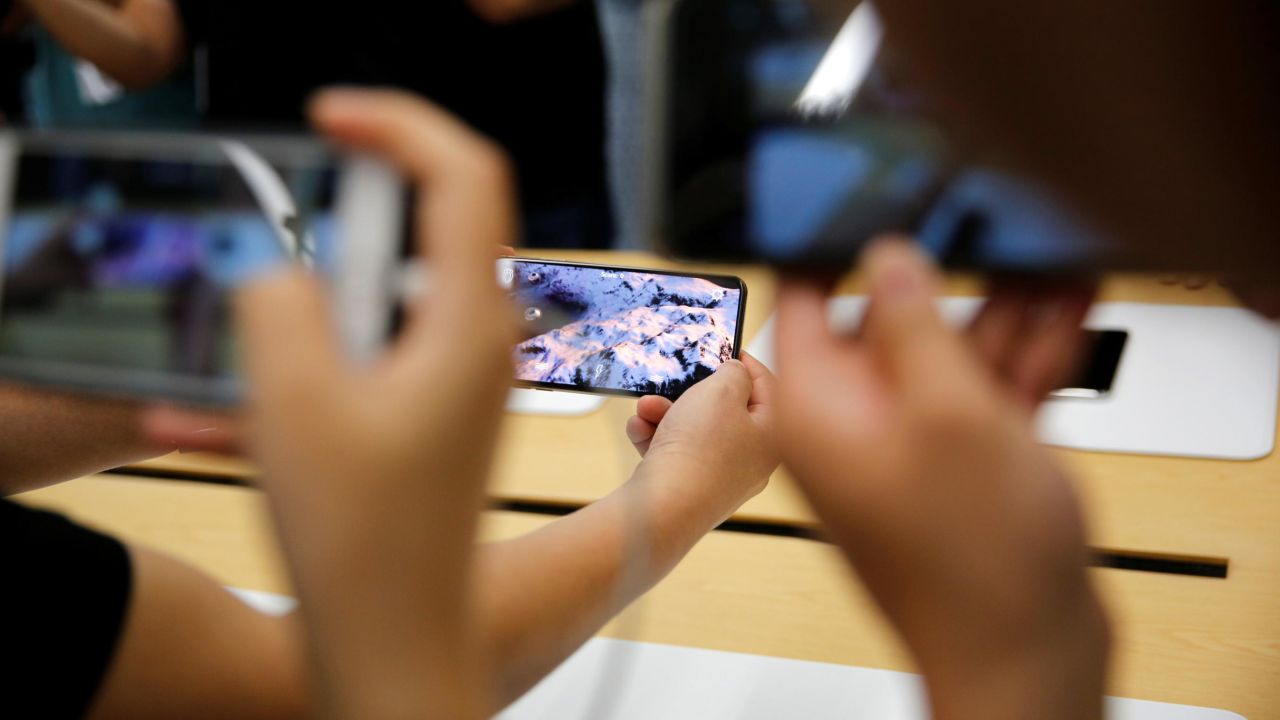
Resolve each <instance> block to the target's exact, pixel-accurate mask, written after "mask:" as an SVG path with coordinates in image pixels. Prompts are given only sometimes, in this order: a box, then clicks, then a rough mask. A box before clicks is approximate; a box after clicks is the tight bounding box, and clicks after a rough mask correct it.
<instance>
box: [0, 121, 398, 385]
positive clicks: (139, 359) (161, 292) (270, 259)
mask: <svg viewBox="0 0 1280 720" xmlns="http://www.w3.org/2000/svg"><path fill="white" fill-rule="evenodd" d="M401 200H402V199H401V185H400V183H399V180H398V179H397V178H396V177H395V176H394V175H393V174H392V173H391V172H390V171H389V170H388V169H387V168H385V167H384V166H382V165H381V164H379V163H378V162H376V161H373V160H370V159H368V158H366V157H359V156H354V155H345V156H344V155H338V154H336V153H334V152H333V151H332V150H330V149H329V148H328V147H326V146H325V145H324V144H323V143H322V142H320V141H318V140H315V139H311V138H307V137H276V138H250V139H243V140H230V139H223V138H216V137H212V136H207V135H194V134H193V135H166V134H150V133H119V132H77V133H65V132H50V133H0V289H2V292H0V374H2V375H4V376H7V377H11V378H14V379H17V380H22V381H26V382H34V383H41V384H48V385H57V386H63V387H70V388H73V389H78V390H83V391H89V392H95V393H106V394H113V395H124V396H146V397H159V398H167V399H174V400H179V401H182V402H187V403H197V404H214V405H227V404H232V403H235V402H236V401H237V400H238V399H239V396H240V380H239V378H238V377H237V373H236V353H235V338H234V337H233V335H232V333H231V332H230V309H229V296H230V293H231V292H232V291H233V290H234V289H235V288H237V287H239V286H240V285H242V284H243V283H245V282H247V281H250V280H252V279H254V278H256V277H258V276H259V275H261V274H264V273H269V272H277V271H279V270H280V269H281V268H282V267H285V266H288V265H289V264H292V263H298V264H301V265H304V266H306V267H308V268H310V269H312V270H314V271H315V272H316V273H318V274H320V275H321V276H323V277H325V278H326V280H327V281H328V283H329V286H330V291H331V295H332V297H333V301H334V304H335V305H336V307H337V308H338V310H339V313H338V318H337V322H338V325H339V329H340V335H341V338H342V341H343V343H344V346H345V347H346V348H347V349H348V351H349V352H350V353H351V354H352V355H354V356H367V355H369V354H370V353H372V352H375V351H377V350H378V349H379V348H381V346H382V344H383V343H384V342H385V341H386V338H387V333H388V330H389V319H390V312H391V307H392V303H391V300H392V298H391V293H390V287H391V283H390V281H389V278H390V277H391V271H392V269H393V263H394V262H395V261H396V260H397V258H396V251H397V250H398V248H399V245H400V240H401V238H400V228H399V225H400V221H401V219H402V210H401V209H400V204H401Z"/></svg>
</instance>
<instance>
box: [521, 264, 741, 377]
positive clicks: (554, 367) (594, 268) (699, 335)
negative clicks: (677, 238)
mask: <svg viewBox="0 0 1280 720" xmlns="http://www.w3.org/2000/svg"><path fill="white" fill-rule="evenodd" d="M502 273H503V277H502V280H503V284H504V286H506V287H507V288H508V291H509V293H510V296H511V298H512V300H513V302H514V303H515V305H516V308H517V311H518V312H519V313H520V315H521V318H522V319H521V322H522V327H523V333H522V340H521V342H520V343H519V344H518V345H516V348H515V369H516V380H517V381H518V382H519V383H520V384H523V385H528V386H531V387H540V388H547V389H569V390H586V391H594V392H603V393H609V394H618V395H633V396H638V395H663V396H666V397H669V398H673V399H674V398H676V397H679V396H680V394H681V393H683V392H684V391H685V390H687V389H689V388H690V387H691V386H692V385H693V384H694V383H696V382H698V381H699V380H702V379H704V378H706V377H708V376H709V375H711V373H713V372H715V370H716V368H718V367H720V365H721V364H722V363H724V362H725V361H726V360H729V359H732V358H736V357H738V347H739V345H740V343H741V337H742V317H743V312H744V310H745V309H746V288H745V286H744V285H743V283H742V281H741V280H739V279H738V278H735V277H728V276H716V275H691V274H677V273H667V272H661V271H653V270H638V269H629V268H616V267H606V266H599V265H578V264H571V263H561V262H549V261H536V260H515V261H512V262H510V263H509V264H506V265H505V266H504V267H503V270H502Z"/></svg>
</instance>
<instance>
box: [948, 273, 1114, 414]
mask: <svg viewBox="0 0 1280 720" xmlns="http://www.w3.org/2000/svg"><path fill="white" fill-rule="evenodd" d="M1096 290H1097V288H1096V287H1095V285H1094V284H1093V283H1092V282H1088V281H1083V280H1050V279H1043V278H1037V279H1035V280H1012V279H1004V280H1000V281H997V282H995V283H993V285H992V286H991V287H990V288H989V291H988V299H987V301H986V302H985V303H984V304H983V306H982V310H980V311H979V312H978V315H977V317H975V318H974V320H973V322H972V323H970V325H969V328H968V332H967V333H966V335H967V337H968V339H969V342H970V345H971V346H972V347H973V349H974V351H975V352H976V353H977V356H978V357H979V358H980V359H981V360H982V362H983V364H985V365H986V367H987V369H988V371H989V372H990V373H991V375H992V376H993V378H994V380H995V381H996V382H998V383H999V384H1000V386H1001V387H1002V388H1003V389H1004V391H1005V392H1006V393H1007V394H1008V395H1009V396H1010V397H1012V398H1013V399H1014V400H1015V401H1017V402H1018V403H1020V404H1021V405H1022V407H1023V408H1024V409H1026V410H1027V411H1034V410H1035V409H1036V408H1038V407H1039V406H1040V403H1041V402H1042V401H1043V400H1044V399H1045V397H1046V396H1047V395H1048V394H1049V392H1050V391H1053V390H1056V389H1058V388H1059V387H1061V386H1062V383H1063V382H1066V381H1069V380H1070V379H1071V377H1070V375H1071V373H1072V372H1075V371H1077V370H1079V369H1080V368H1079V366H1080V364H1081V360H1082V358H1081V353H1082V352H1083V350H1084V339H1085V331H1084V328H1082V327H1081V323H1082V322H1083V321H1084V317H1085V315H1086V314H1087V313H1088V312H1089V307H1090V305H1092V304H1093V298H1094V294H1095V292H1096Z"/></svg>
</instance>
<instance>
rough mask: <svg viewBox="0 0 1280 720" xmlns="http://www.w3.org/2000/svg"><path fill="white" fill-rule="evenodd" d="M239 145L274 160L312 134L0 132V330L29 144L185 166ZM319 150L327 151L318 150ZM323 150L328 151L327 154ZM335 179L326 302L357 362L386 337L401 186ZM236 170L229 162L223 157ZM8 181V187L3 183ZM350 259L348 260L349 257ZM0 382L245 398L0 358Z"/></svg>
mask: <svg viewBox="0 0 1280 720" xmlns="http://www.w3.org/2000/svg"><path fill="white" fill-rule="evenodd" d="M225 141H233V142H243V143H246V144H248V145H249V146H251V147H252V148H254V149H258V148H261V149H264V150H269V151H273V152H280V153H281V154H284V153H287V152H289V151H290V150H291V149H303V150H305V149H307V148H310V149H311V150H312V151H314V150H315V149H316V148H317V144H318V143H320V141H318V140H317V139H315V138H313V137H309V136H287V135H286V136H234V137H232V136H217V137H212V136H207V135H191V134H182V133H139V132H130V131H116V130H112V131H0V322H4V304H3V301H4V292H3V291H4V283H3V281H4V277H5V272H6V269H7V268H6V266H5V242H6V235H7V232H6V228H7V226H8V215H9V212H10V210H11V205H12V200H13V198H14V195H15V191H16V188H15V185H16V182H17V179H16V174H17V167H18V164H17V162H16V161H17V159H18V157H19V155H20V152H21V148H22V146H23V145H25V144H27V143H31V144H33V145H34V146H36V147H40V148H52V149H65V148H68V147H74V148H77V149H83V150H84V151H85V154H86V155H90V154H99V155H104V156H114V157H140V156H146V157H154V158H158V159H166V158H176V159H179V160H182V159H186V160H190V159H191V158H192V156H193V154H194V153H193V152H192V149H191V147H192V144H193V143H194V142H201V143H215V144H216V143H221V142H225ZM319 147H324V146H323V144H320V145H319ZM329 152H333V151H332V150H329ZM333 156H334V158H335V159H336V164H337V171H338V173H339V180H338V188H337V190H336V191H335V197H334V209H335V216H336V222H337V224H338V232H339V233H340V237H341V238H342V241H341V244H340V246H339V248H338V253H339V257H338V261H337V262H336V263H335V273H334V274H333V275H332V276H331V280H330V282H331V286H332V287H331V291H330V298H331V301H332V305H333V307H334V311H335V318H336V320H337V324H338V330H339V336H340V338H341V340H342V342H343V346H344V348H345V349H346V350H347V352H348V353H350V354H352V355H353V356H355V357H356V358H357V359H359V358H364V357H367V356H369V355H370V354H371V353H372V352H373V351H375V350H376V349H377V348H380V347H381V346H382V345H383V344H384V343H385V341H386V339H387V337H388V335H389V332H390V330H389V328H390V318H391V312H392V308H393V306H394V304H395V297H394V288H393V283H392V281H391V278H393V277H394V273H395V270H396V267H397V261H398V252H397V251H398V249H399V246H400V242H401V237H400V235H401V232H400V225H401V221H402V217H403V213H402V212H401V211H400V210H399V209H398V206H399V204H400V203H401V202H402V200H403V193H402V184H401V183H400V181H399V180H398V178H397V176H396V175H395V173H394V172H393V171H391V170H390V169H389V168H387V167H386V166H384V165H382V164H381V163H377V162H375V161H372V160H369V159H368V158H362V157H359V156H347V155H341V154H337V153H334V155H333ZM224 159H225V160H226V162H227V163H228V164H233V161H232V160H231V159H230V158H229V157H225V158H224ZM6 182H7V185H6ZM352 258H353V259H354V261H353V262H349V261H348V260H349V259H352ZM0 376H3V377H4V378H7V379H12V380H15V381H19V382H23V383H28V384H33V385H39V386H46V387H51V388H61V389H69V390H73V391H77V392H86V393H91V394H96V395H106V396H111V397H120V398H130V399H137V398H144V399H161V400H172V401H177V402H180V403H183V404H189V405H196V406H208V407H227V406H232V405H236V404H238V403H239V402H240V400H241V399H242V396H243V391H244V387H243V381H242V379H241V378H240V377H239V376H238V375H233V376H205V375H193V374H184V373H175V372H156V371H152V370H142V369H136V368H127V367H107V366H99V365H91V364H85V363H79V362H75V363H72V362H65V363H60V362H55V361H49V360H47V359H39V360H37V359H33V358H15V357H9V356H7V355H5V354H4V353H3V351H2V350H0Z"/></svg>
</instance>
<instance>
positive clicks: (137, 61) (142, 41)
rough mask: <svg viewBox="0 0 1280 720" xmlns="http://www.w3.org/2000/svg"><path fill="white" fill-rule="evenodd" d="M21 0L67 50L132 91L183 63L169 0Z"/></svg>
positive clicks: (182, 46)
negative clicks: (117, 0) (114, 1)
mask: <svg viewBox="0 0 1280 720" xmlns="http://www.w3.org/2000/svg"><path fill="white" fill-rule="evenodd" d="M24 2H25V3H26V6H27V7H28V8H29V9H30V10H31V12H32V14H34V15H35V16H36V18H38V19H39V21H40V23H41V24H43V25H44V26H45V28H46V29H48V30H49V33H50V34H52V35H53V36H54V37H55V38H56V39H57V40H58V42H59V43H61V44H62V46H63V48H65V49H66V50H67V52H69V53H71V54H72V55H75V56H76V57H79V58H82V59H84V60H87V61H89V62H91V63H93V64H94V65H95V66H97V68H98V69H99V70H101V71H102V72H104V73H106V74H107V75H109V76H111V78H113V79H114V80H116V81H117V82H119V83H120V84H121V85H123V86H125V87H127V88H129V89H131V90H137V89H142V88H147V87H151V86H152V85H155V84H156V83H158V82H160V81H162V80H164V79H165V78H167V77H169V75H170V74H172V73H173V72H174V71H175V70H177V69H178V68H179V67H181V66H182V64H183V62H184V56H185V54H186V37H185V34H184V33H183V28H182V21H181V19H180V18H179V16H178V11H177V9H176V8H175V7H174V6H173V3H172V2H170V0H120V1H119V2H118V3H106V2H100V1H99V0H24ZM112 5H118V7H112Z"/></svg>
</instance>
